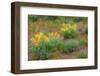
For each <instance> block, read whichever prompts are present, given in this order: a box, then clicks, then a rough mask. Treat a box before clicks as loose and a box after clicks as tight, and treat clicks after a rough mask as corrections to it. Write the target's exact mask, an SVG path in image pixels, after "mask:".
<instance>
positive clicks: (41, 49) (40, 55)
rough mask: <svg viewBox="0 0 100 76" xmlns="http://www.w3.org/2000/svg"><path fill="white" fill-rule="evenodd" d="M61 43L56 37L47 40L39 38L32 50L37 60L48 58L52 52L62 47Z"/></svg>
mask: <svg viewBox="0 0 100 76" xmlns="http://www.w3.org/2000/svg"><path fill="white" fill-rule="evenodd" d="M62 45H63V43H62V41H61V40H59V39H57V38H51V39H50V40H49V41H48V42H46V41H43V40H41V41H40V42H39V43H38V44H37V45H34V46H33V47H32V52H33V54H34V55H35V57H36V59H38V60H45V59H49V58H50V57H51V55H52V53H54V52H56V51H58V50H60V49H62V47H63V46H62Z"/></svg>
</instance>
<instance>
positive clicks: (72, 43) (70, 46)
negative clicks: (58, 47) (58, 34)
mask: <svg viewBox="0 0 100 76" xmlns="http://www.w3.org/2000/svg"><path fill="white" fill-rule="evenodd" d="M78 47H79V41H78V40H75V39H69V40H66V41H65V43H64V52H65V53H68V52H73V51H75V50H76V49H78Z"/></svg>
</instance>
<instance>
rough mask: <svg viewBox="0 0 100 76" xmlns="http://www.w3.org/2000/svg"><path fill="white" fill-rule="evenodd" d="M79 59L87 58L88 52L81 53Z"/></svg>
mask: <svg viewBox="0 0 100 76" xmlns="http://www.w3.org/2000/svg"><path fill="white" fill-rule="evenodd" d="M77 57H78V58H87V57H88V54H87V52H80V53H79V54H78V56H77Z"/></svg>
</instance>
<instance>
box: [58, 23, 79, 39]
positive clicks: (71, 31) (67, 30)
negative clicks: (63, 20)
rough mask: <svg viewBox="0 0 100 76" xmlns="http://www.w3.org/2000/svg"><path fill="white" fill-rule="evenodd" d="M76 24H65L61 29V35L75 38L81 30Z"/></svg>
mask: <svg viewBox="0 0 100 76" xmlns="http://www.w3.org/2000/svg"><path fill="white" fill-rule="evenodd" d="M76 26H77V25H76V24H75V25H69V24H68V25H67V24H64V25H63V27H62V28H61V30H60V34H61V36H63V37H64V38H75V37H77V35H78V34H79V32H78V31H77V29H76Z"/></svg>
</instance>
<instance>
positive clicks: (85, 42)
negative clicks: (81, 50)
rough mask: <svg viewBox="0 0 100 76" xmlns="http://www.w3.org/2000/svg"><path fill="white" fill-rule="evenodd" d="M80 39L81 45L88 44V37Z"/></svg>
mask: <svg viewBox="0 0 100 76" xmlns="http://www.w3.org/2000/svg"><path fill="white" fill-rule="evenodd" d="M79 41H80V45H81V46H85V45H87V44H88V41H87V39H80V40H79Z"/></svg>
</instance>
